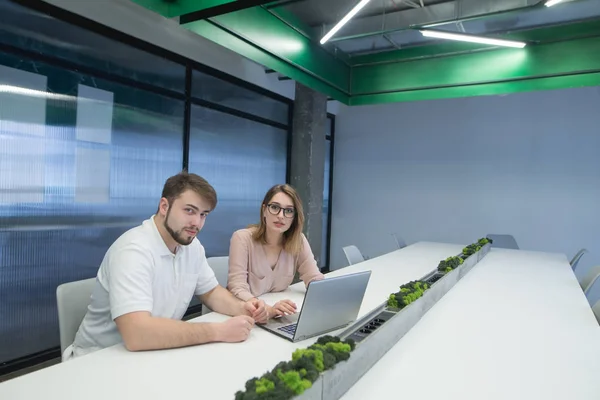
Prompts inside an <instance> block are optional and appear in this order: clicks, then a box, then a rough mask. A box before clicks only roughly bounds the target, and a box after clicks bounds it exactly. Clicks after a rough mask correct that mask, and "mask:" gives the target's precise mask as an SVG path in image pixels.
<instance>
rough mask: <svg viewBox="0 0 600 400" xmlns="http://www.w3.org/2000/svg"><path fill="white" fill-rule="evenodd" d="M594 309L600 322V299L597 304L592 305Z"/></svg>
mask: <svg viewBox="0 0 600 400" xmlns="http://www.w3.org/2000/svg"><path fill="white" fill-rule="evenodd" d="M592 311H593V312H594V315H595V316H596V319H597V320H598V323H599V324H600V300H598V301H597V302H596V304H594V305H593V306H592Z"/></svg>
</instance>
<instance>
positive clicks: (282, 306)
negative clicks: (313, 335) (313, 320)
mask: <svg viewBox="0 0 600 400" xmlns="http://www.w3.org/2000/svg"><path fill="white" fill-rule="evenodd" d="M296 309H297V307H296V304H295V303H294V302H293V301H291V300H281V301H278V302H277V303H275V304H274V305H273V306H272V307H269V318H275V317H281V316H284V315H292V314H295V313H296Z"/></svg>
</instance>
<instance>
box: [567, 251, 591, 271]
mask: <svg viewBox="0 0 600 400" xmlns="http://www.w3.org/2000/svg"><path fill="white" fill-rule="evenodd" d="M587 252H588V251H587V249H581V250H579V251H578V252H577V254H575V257H573V259H572V260H571V268H573V271H575V268H577V264H579V260H581V257H583V255H584V254H585V253H587Z"/></svg>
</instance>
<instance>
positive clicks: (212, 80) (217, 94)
mask: <svg viewBox="0 0 600 400" xmlns="http://www.w3.org/2000/svg"><path fill="white" fill-rule="evenodd" d="M192 77H193V83H192V96H193V97H195V98H197V99H201V100H207V101H210V102H213V103H216V104H219V105H222V106H226V107H229V108H233V109H235V110H240V111H243V112H246V113H249V114H254V115H256V116H258V117H261V118H264V119H267V120H271V121H275V122H279V123H280V124H288V123H289V106H288V104H286V103H284V102H281V101H279V100H276V99H274V98H273V97H269V96H265V95H263V94H261V93H258V92H256V91H252V90H248V89H246V88H243V87H240V86H237V85H235V84H233V83H230V82H227V81H224V80H222V79H219V78H216V77H214V76H210V75H207V74H205V73H202V72H200V71H194V74H193V75H192Z"/></svg>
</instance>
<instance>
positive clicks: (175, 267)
mask: <svg viewBox="0 0 600 400" xmlns="http://www.w3.org/2000/svg"><path fill="white" fill-rule="evenodd" d="M216 204H217V195H216V193H215V190H214V189H213V187H212V186H211V185H210V184H209V183H208V182H207V181H206V180H204V179H203V178H201V177H200V176H198V175H195V174H188V173H186V172H183V173H180V174H178V175H175V176H172V177H171V178H169V179H168V180H167V182H166V183H165V186H164V188H163V192H162V198H161V199H160V203H159V206H158V210H157V212H156V215H154V216H153V217H151V218H150V219H148V220H146V221H144V222H143V223H142V225H140V226H138V227H135V228H133V229H131V230H129V231H127V232H125V233H124V234H123V235H122V236H121V237H119V238H118V239H117V240H116V241H115V243H113V245H112V246H111V247H110V248H109V249H108V251H107V253H106V255H105V256H104V260H103V261H102V264H101V265H100V269H99V271H98V276H97V279H96V284H95V287H94V290H93V293H92V298H91V304H90V306H89V307H88V311H87V314H86V315H85V318H84V319H83V322H82V323H81V326H80V327H79V331H78V332H77V335H76V337H75V342H74V343H73V345H72V346H70V348H71V349H72V356H75V357H76V356H81V355H84V354H88V353H91V352H93V351H96V350H99V349H102V348H105V347H109V346H112V345H115V344H117V343H120V342H123V343H124V345H125V347H126V348H127V349H128V350H130V351H141V350H155V349H168V348H175V347H183V346H191V345H197V344H201V343H209V342H240V341H244V340H246V339H247V338H248V335H249V333H250V330H251V329H252V327H253V326H254V321H255V320H256V321H258V322H260V321H265V320H266V309H265V305H264V302H262V301H259V300H256V299H254V300H250V301H247V302H242V301H240V300H238V299H237V298H236V297H234V296H233V295H232V294H231V293H230V292H229V291H228V290H227V289H225V288H223V287H221V286H219V285H218V283H217V280H216V278H215V275H214V273H213V271H212V270H211V269H210V267H209V266H208V263H207V262H206V257H205V254H204V248H203V247H202V245H201V244H200V242H199V241H198V239H196V235H197V234H198V232H199V231H200V230H201V229H202V227H203V226H204V222H205V220H206V216H207V215H208V213H209V212H210V211H212V210H213V209H214V208H215V207H216ZM192 295H196V296H199V298H200V300H201V301H202V303H203V304H206V305H207V306H208V307H209V308H210V309H212V310H214V311H217V312H219V313H222V314H227V315H231V316H236V317H234V318H231V319H229V320H227V321H226V322H223V323H188V322H183V321H181V318H182V317H183V315H184V313H185V311H186V310H187V308H188V306H189V303H190V301H191V298H192ZM71 349H68V350H67V351H65V355H63V358H64V359H69V358H70V356H71Z"/></svg>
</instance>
